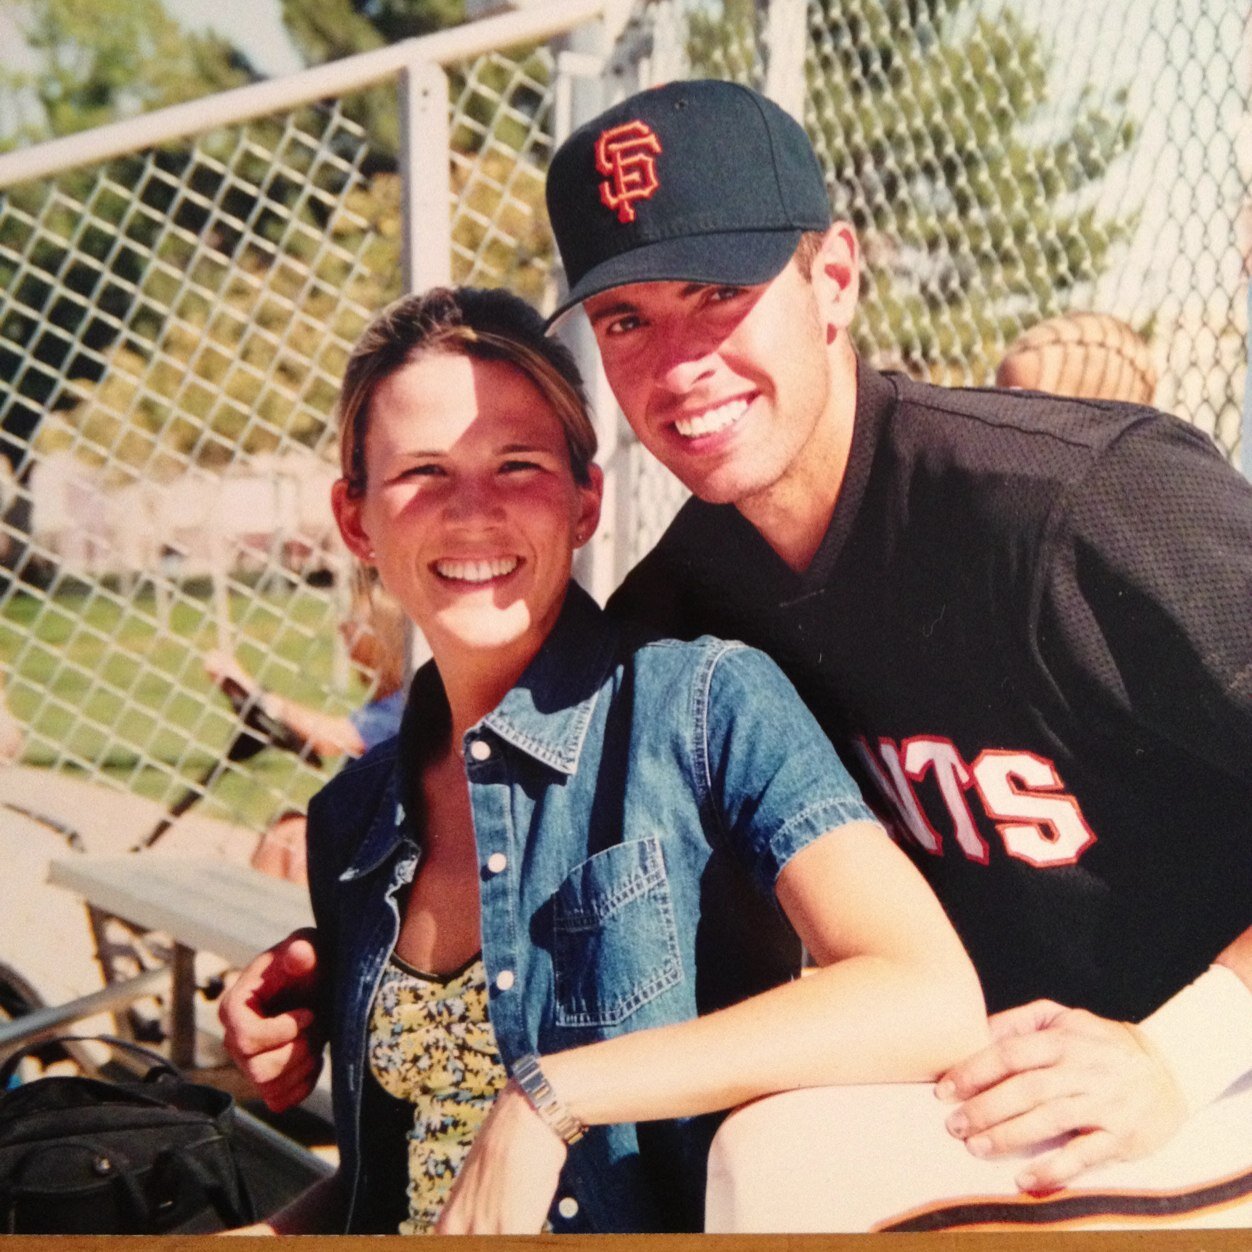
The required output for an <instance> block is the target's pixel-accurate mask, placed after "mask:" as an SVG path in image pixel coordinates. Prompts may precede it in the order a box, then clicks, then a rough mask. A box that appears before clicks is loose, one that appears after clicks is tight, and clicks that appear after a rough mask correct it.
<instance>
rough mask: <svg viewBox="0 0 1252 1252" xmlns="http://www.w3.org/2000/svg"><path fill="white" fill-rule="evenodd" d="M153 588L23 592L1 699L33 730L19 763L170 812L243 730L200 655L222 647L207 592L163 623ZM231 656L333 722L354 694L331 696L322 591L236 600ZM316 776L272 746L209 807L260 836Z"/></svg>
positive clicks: (4, 630) (12, 612) (3, 653)
mask: <svg viewBox="0 0 1252 1252" xmlns="http://www.w3.org/2000/svg"><path fill="white" fill-rule="evenodd" d="M157 609H158V606H157V604H156V602H155V600H154V598H153V595H152V592H151V590H150V589H148V590H145V591H144V592H141V593H140V594H139V595H137V596H135V597H133V598H129V597H126V596H123V595H121V594H119V593H118V592H116V591H114V590H110V589H109V588H108V587H105V586H86V585H82V584H80V585H78V586H77V587H73V588H69V589H65V590H60V591H58V592H57V593H55V594H49V595H46V596H45V595H42V594H39V593H28V592H19V593H17V594H13V595H11V596H10V598H9V599H8V601H7V602H6V603H5V604H4V605H3V609H2V611H0V661H2V662H3V665H4V670H5V673H6V674H7V701H8V705H9V708H10V710H11V711H12V713H13V715H14V716H15V717H16V718H17V719H18V720H19V721H21V722H22V723H23V725H24V726H25V728H26V731H27V746H26V750H25V753H24V755H23V758H22V760H23V763H24V764H27V765H35V766H48V767H51V766H56V767H57V768H60V769H69V770H73V771H74V772H80V771H81V772H83V773H85V774H88V775H90V774H95V775H98V776H101V777H103V778H104V779H106V780H109V781H111V782H112V783H113V784H115V785H120V786H123V787H125V788H126V789H128V790H130V791H134V792H136V793H138V794H140V795H144V796H149V797H151V798H154V799H158V800H160V801H162V802H163V803H170V802H172V801H173V800H174V799H175V798H176V797H177V796H178V795H180V794H181V793H182V791H183V788H184V787H185V786H186V785H187V784H188V783H189V782H192V781H194V780H197V779H199V778H200V777H202V776H204V775H206V774H208V772H209V771H210V770H211V769H212V768H213V766H214V763H215V762H217V761H218V760H219V759H220V758H221V757H222V754H223V753H224V751H225V749H226V746H227V744H228V743H229V741H230V739H231V737H232V735H233V733H234V731H235V729H236V727H237V723H236V721H235V718H234V715H233V713H232V712H231V710H230V707H229V705H228V704H227V702H226V701H225V699H224V698H223V697H222V696H221V694H220V693H219V692H218V691H217V690H216V688H214V687H213V686H212V684H211V683H210V682H209V681H208V679H207V678H206V677H205V674H204V669H203V665H202V661H201V658H202V657H203V655H204V653H205V652H206V651H207V650H208V649H210V648H212V647H215V646H216V645H217V631H216V626H215V616H214V605H213V602H212V601H211V599H210V598H209V595H208V592H207V589H197V588H195V587H191V588H190V589H183V590H181V591H179V593H178V594H177V596H176V597H175V599H174V601H173V603H172V604H171V605H170V606H169V612H168V621H167V624H164V623H162V622H161V621H160V620H159V617H158V611H157ZM229 613H230V620H231V628H230V635H231V637H232V640H233V642H234V644H235V650H236V654H237V655H238V657H239V659H240V660H241V661H242V662H243V664H244V666H245V667H246V668H247V669H248V671H249V672H250V673H252V674H254V675H256V676H257V677H258V678H259V679H260V680H261V681H262V682H263V683H264V685H265V686H266V687H268V688H270V689H271V690H274V691H278V692H281V693H282V694H284V695H287V696H290V697H292V698H294V699H297V700H300V701H302V702H304V703H306V704H312V705H316V706H320V707H323V708H327V709H330V710H332V711H335V712H343V711H345V710H346V709H348V708H351V707H353V705H354V704H356V703H359V701H360V699H361V698H362V695H363V691H362V689H361V688H360V687H354V689H353V690H352V691H351V692H349V693H347V694H346V695H345V694H342V693H336V692H335V691H334V689H333V682H332V668H333V639H334V624H335V621H336V611H335V607H334V604H333V603H332V600H331V598H330V596H329V594H328V593H327V592H325V591H319V590H316V589H313V588H307V587H298V588H296V589H294V590H280V591H276V592H270V593H257V594H232V596H231V599H230V604H229ZM334 765H335V762H334V761H333V760H332V761H331V762H330V763H329V768H328V769H326V770H323V771H322V773H321V774H318V773H316V772H314V771H312V770H311V769H310V768H309V767H308V766H307V765H306V764H304V763H302V762H300V761H298V760H297V759H296V758H295V757H294V756H292V755H290V754H289V753H284V752H279V751H276V750H273V749H267V750H265V751H263V752H261V753H260V754H259V755H257V756H255V757H253V758H252V759H251V760H250V761H248V762H246V763H242V764H234V765H231V766H230V767H229V768H228V769H227V770H226V771H224V773H223V774H222V775H221V777H220V778H219V779H218V780H217V781H216V782H215V783H214V786H213V787H212V790H211V791H210V794H209V795H208V797H206V799H205V800H204V801H203V803H202V811H204V812H209V813H213V814H214V815H215V816H219V817H226V818H228V819H230V820H232V821H236V822H239V823H241V824H243V825H247V826H251V827H254V828H257V829H260V828H261V827H262V826H264V825H265V823H266V822H267V821H268V820H269V819H270V818H271V817H272V816H273V815H274V814H275V813H276V812H277V811H278V810H280V809H281V808H284V807H288V806H290V807H303V806H304V804H305V803H307V801H308V798H309V796H310V795H311V794H312V793H313V792H314V791H315V790H316V789H317V787H318V786H319V785H320V783H321V781H322V779H323V778H324V777H325V776H326V775H327V774H328V773H329V772H330V769H333V767H334Z"/></svg>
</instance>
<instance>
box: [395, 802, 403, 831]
mask: <svg viewBox="0 0 1252 1252" xmlns="http://www.w3.org/2000/svg"><path fill="white" fill-rule="evenodd" d="M396 825H397V826H403V825H404V805H403V804H401V803H400V802H399V801H398V800H397V801H396Z"/></svg>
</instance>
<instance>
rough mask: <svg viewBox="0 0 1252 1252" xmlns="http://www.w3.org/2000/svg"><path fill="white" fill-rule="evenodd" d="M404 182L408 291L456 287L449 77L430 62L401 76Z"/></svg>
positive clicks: (417, 64)
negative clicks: (451, 216) (450, 214)
mask: <svg viewBox="0 0 1252 1252" xmlns="http://www.w3.org/2000/svg"><path fill="white" fill-rule="evenodd" d="M399 93H400V176H401V181H402V184H403V193H402V194H403V197H404V204H403V214H402V216H403V222H404V225H403V227H402V229H403V231H404V248H403V253H402V262H401V263H402V265H403V267H404V286H405V290H406V291H424V290H425V289H426V288H427V287H436V286H439V285H440V284H447V283H450V282H451V281H452V230H451V225H450V223H449V217H448V206H449V203H450V201H451V198H452V186H451V175H450V172H449V165H448V148H449V134H448V76H447V75H446V74H445V73H444V72H443V70H442V69H441V68H440V67H439V66H438V65H434V64H432V63H431V62H429V61H415V62H412V63H410V64H409V65H407V66H406V67H405V68H404V70H403V71H402V72H401V74H400V80H399Z"/></svg>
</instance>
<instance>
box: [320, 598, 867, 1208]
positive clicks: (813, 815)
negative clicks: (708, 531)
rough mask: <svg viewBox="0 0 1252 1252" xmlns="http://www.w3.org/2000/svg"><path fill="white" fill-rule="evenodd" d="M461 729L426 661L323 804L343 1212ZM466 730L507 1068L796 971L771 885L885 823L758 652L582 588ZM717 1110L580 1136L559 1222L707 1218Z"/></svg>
mask: <svg viewBox="0 0 1252 1252" xmlns="http://www.w3.org/2000/svg"><path fill="white" fill-rule="evenodd" d="M448 726H449V715H448V709H447V703H446V700H445V699H444V696H443V692H442V688H441V686H440V684H439V680H438V675H437V673H436V671H435V670H434V669H433V667H431V666H427V667H426V668H424V669H423V670H421V671H420V672H419V673H418V675H417V676H416V677H415V679H414V683H413V691H412V695H411V697H410V700H409V705H408V709H407V711H406V713H405V718H404V724H403V727H402V729H401V733H400V736H399V738H398V739H396V740H392V741H391V742H390V743H388V744H384V745H382V746H380V747H379V748H377V749H375V750H374V751H373V752H371V753H369V754H368V755H367V756H364V757H362V758H361V759H360V760H359V761H357V762H354V763H353V764H351V765H350V766H348V768H346V769H345V770H344V771H343V772H342V773H340V774H339V775H338V776H337V777H336V778H335V779H334V780H333V781H332V782H331V783H330V784H329V785H328V786H327V787H326V788H324V789H323V791H322V792H321V793H320V794H319V795H318V796H317V797H316V798H315V799H314V801H313V804H312V806H311V807H310V811H309V879H310V890H311V893H312V897H313V907H314V912H315V915H316V919H317V926H318V934H319V949H320V960H321V962H322V973H323V977H322V986H323V989H324V991H325V992H326V993H327V996H328V999H327V1002H326V1004H325V1006H324V1010H323V1020H329V1022H330V1039H331V1041H332V1048H331V1050H332V1058H333V1060H332V1064H333V1070H332V1077H333V1091H334V1108H335V1122H336V1126H337V1133H338V1137H339V1145H340V1154H341V1177H342V1180H343V1182H344V1183H345V1186H346V1189H347V1191H348V1194H349V1197H350V1199H349V1211H350V1214H351V1215H354V1216H350V1218H349V1228H350V1229H354V1228H358V1227H359V1226H360V1225H361V1224H362V1223H363V1222H364V1221H365V1219H364V1218H363V1216H362V1214H364V1213H368V1212H369V1211H371V1209H372V1208H373V1206H374V1204H375V1202H376V1201H377V1199H378V1197H371V1196H370V1195H369V1188H370V1179H371V1177H372V1176H373V1177H377V1176H378V1172H379V1171H378V1170H376V1169H374V1168H373V1166H372V1164H371V1153H372V1152H373V1151H375V1150H376V1144H374V1143H372V1142H371V1139H370V1127H369V1126H361V1125H360V1120H361V1092H362V1083H363V1080H364V1074H365V1049H366V1030H367V1019H368V1014H369V1008H370V1004H371V1002H372V1000H373V997H374V994H375V990H376V988H377V986H378V981H379V977H380V974H381V971H382V968H383V966H384V964H385V962H386V960H387V958H388V956H389V954H390V952H391V950H392V948H393V946H394V944H395V941H396V936H397V934H398V929H399V908H400V902H399V899H398V894H399V893H400V892H401V891H402V889H403V888H404V886H405V885H406V884H407V883H409V882H411V881H412V878H413V875H414V873H415V871H416V869H417V866H418V863H419V861H420V858H421V844H422V832H421V823H420V820H417V806H416V805H415V804H414V803H413V802H412V796H413V794H414V792H413V788H414V786H415V782H416V774H417V771H418V767H419V765H420V762H421V760H422V758H423V754H425V753H429V752H431V751H433V750H434V749H435V748H436V747H437V746H438V743H439V742H440V741H441V740H444V738H445V735H446V732H447V729H448ZM445 741H446V740H445ZM462 747H463V752H464V759H465V767H466V773H467V776H468V779H469V790H470V800H471V807H472V812H473V819H474V829H475V837H476V840H477V845H478V864H479V867H480V880H479V889H480V893H481V901H482V945H483V958H484V962H485V965H486V969H487V982H488V988H489V1011H490V1015H491V1022H492V1026H493V1027H494V1030H495V1035H496V1040H497V1043H498V1046H499V1049H500V1054H501V1056H502V1058H503V1060H504V1063H505V1065H506V1067H509V1068H510V1069H511V1068H512V1065H513V1063H514V1061H516V1060H517V1058H519V1057H520V1056H523V1055H525V1054H527V1053H537V1054H538V1055H539V1056H540V1057H542V1056H543V1055H544V1054H546V1053H551V1052H557V1051H561V1050H563V1049H565V1048H571V1047H575V1046H577V1045H579V1044H584V1043H591V1042H593V1041H595V1040H598V1039H606V1038H609V1037H611V1036H613V1035H618V1034H623V1033H625V1032H627V1031H634V1030H641V1029H644V1028H646V1027H651V1026H662V1025H666V1024H668V1023H672V1022H681V1021H685V1020H687V1019H690V1018H692V1017H695V1016H696V1015H697V1014H701V1013H707V1012H710V1011H712V1010H714V1009H717V1008H721V1007H724V1006H725V1005H727V1004H731V1003H734V1002H736V1001H738V1000H741V999H743V998H745V997H746V996H749V995H752V994H754V993H756V992H759V991H762V990H765V989H766V988H769V987H771V986H775V985H777V984H778V983H781V982H784V981H786V980H788V979H789V978H792V977H794V976H795V975H796V973H797V971H798V968H799V964H800V955H801V954H800V947H799V943H798V941H797V939H796V937H795V934H794V932H793V931H792V930H791V928H790V926H789V925H788V923H787V921H786V919H785V917H784V916H783V915H782V913H781V911H780V910H779V908H778V907H777V905H776V903H775V900H774V884H775V880H776V879H777V877H778V874H779V872H780V871H781V870H782V868H783V866H784V865H785V864H786V863H787V861H788V860H789V859H790V858H791V857H792V856H793V855H794V854H795V853H796V852H797V851H798V850H799V849H801V848H803V847H804V846H805V845H806V844H808V843H810V842H812V841H813V840H814V839H816V838H818V837H819V836H820V835H822V834H823V833H825V832H826V831H828V830H831V829H833V828H835V827H838V826H841V825H843V824H845V823H847V822H851V821H857V820H870V819H871V815H870V812H869V810H868V809H867V808H866V807H865V805H864V803H863V801H862V800H861V797H860V794H859V792H858V791H857V788H856V785H855V783H854V782H853V781H852V780H851V778H850V777H849V776H848V774H847V773H846V771H845V770H844V768H843V766H842V765H841V764H840V762H839V760H838V758H837V757H836V755H835V753H834V750H833V749H832V748H831V746H830V744H829V742H828V741H827V739H826V738H825V736H824V735H823V734H822V732H821V731H820V729H819V728H818V726H817V724H816V722H815V721H814V720H813V718H812V717H811V715H810V714H809V712H808V711H807V709H805V707H804V706H803V704H802V703H801V701H800V699H799V697H798V696H797V695H796V694H795V691H794V690H793V689H792V687H791V686H790V684H789V683H788V682H787V680H786V679H785V678H784V677H783V676H782V674H781V673H780V672H779V670H778V669H777V667H776V666H775V665H774V663H773V662H772V661H770V660H769V659H768V658H767V657H766V656H764V655H763V654H762V653H759V652H756V651H754V650H752V649H749V648H746V647H744V646H743V645H741V644H736V643H726V642H723V641H721V640H716V639H710V638H703V639H699V640H696V641H695V642H692V643H678V642H674V641H670V640H664V641H656V640H644V641H641V639H640V638H639V637H632V636H631V635H630V632H629V631H628V630H625V629H623V628H622V627H621V626H619V625H618V624H617V623H616V622H614V621H612V620H611V619H610V618H608V617H606V616H605V615H604V613H603V612H602V611H601V610H600V609H599V608H598V607H597V606H596V605H595V603H594V602H593V601H592V600H591V599H590V597H588V596H587V595H586V594H585V593H584V592H583V591H581V590H580V589H579V588H578V587H577V586H573V585H572V586H571V588H570V591H569V594H568V595H567V597H566V602H565V605H564V607H563V609H562V612H561V616H560V619H559V621H558V623H557V625H556V627H555V628H554V630H553V632H552V634H551V635H550V636H549V638H548V639H547V641H546V642H545V644H544V646H543V648H542V649H541V650H540V652H539V654H538V655H537V656H536V657H535V659H534V660H533V661H532V663H531V665H530V666H529V668H528V669H527V671H526V672H525V674H524V675H523V676H522V678H521V680H520V681H519V682H518V684H517V686H516V687H514V688H513V689H512V690H511V691H510V692H509V693H508V695H507V696H505V698H504V699H503V700H502V701H501V703H500V704H499V706H498V707H497V708H496V709H494V710H493V711H492V712H491V713H490V714H488V715H487V716H486V717H485V718H483V720H482V722H480V723H479V724H478V725H477V726H476V727H474V728H472V729H471V730H470V731H469V732H468V733H467V734H466V736H465V740H464V743H463V745H462ZM836 837H837V836H836ZM832 906H833V907H837V902H835V901H832ZM326 1014H329V1017H328V1018H327V1016H326ZM624 1081H627V1082H630V1083H634V1084H638V1085H646V1083H647V1082H648V1075H647V1074H636V1075H631V1076H629V1077H626V1078H624ZM720 1116H721V1115H718V1116H716V1117H701V1118H685V1119H678V1120H673V1121H663V1122H649V1123H640V1124H638V1125H635V1124H619V1125H612V1126H599V1127H593V1128H592V1129H591V1131H590V1133H588V1135H587V1136H586V1137H585V1138H584V1139H583V1140H582V1141H581V1142H579V1143H578V1144H576V1145H574V1146H573V1147H572V1148H571V1149H570V1152H569V1157H568V1160H567V1162H566V1165H565V1169H564V1172H563V1174H562V1177H561V1183H560V1187H559V1189H558V1191H557V1194H556V1198H555V1200H554V1203H553V1206H552V1210H551V1214H550V1220H551V1222H552V1227H553V1229H554V1230H556V1231H603V1232H609V1231H665V1230H691V1229H697V1230H698V1229H699V1228H700V1227H701V1224H702V1221H703V1205H704V1181H705V1159H706V1155H707V1149H708V1143H709V1140H710V1138H711V1137H712V1133H713V1131H714V1129H715V1128H716V1125H717V1123H718V1121H719V1120H720Z"/></svg>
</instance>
